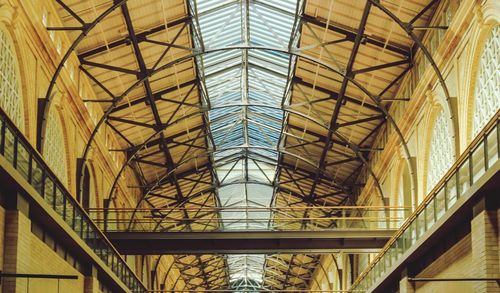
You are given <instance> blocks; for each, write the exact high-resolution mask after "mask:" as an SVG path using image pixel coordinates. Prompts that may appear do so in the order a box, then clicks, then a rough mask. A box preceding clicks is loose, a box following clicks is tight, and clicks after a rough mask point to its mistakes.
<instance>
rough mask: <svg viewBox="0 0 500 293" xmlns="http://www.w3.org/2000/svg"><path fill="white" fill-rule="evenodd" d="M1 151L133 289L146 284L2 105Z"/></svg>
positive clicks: (144, 290) (139, 290)
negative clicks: (8, 115)
mask: <svg viewBox="0 0 500 293" xmlns="http://www.w3.org/2000/svg"><path fill="white" fill-rule="evenodd" d="M0 154H1V155H2V156H3V157H4V158H5V159H6V160H7V161H8V162H9V163H10V164H12V166H13V167H14V168H15V169H16V170H17V171H18V172H19V174H20V175H21V176H22V177H23V178H24V179H26V181H27V182H28V183H29V184H30V185H31V186H32V187H33V188H34V189H35V190H36V191H37V192H38V194H39V195H40V196H41V197H42V198H43V199H44V201H45V202H46V203H47V204H48V205H49V206H50V207H51V208H52V209H53V210H54V211H55V212H56V213H57V214H59V216H61V218H62V219H63V220H64V221H65V222H66V224H68V226H69V227H70V228H71V229H72V230H73V231H74V232H75V233H76V234H77V235H78V236H79V237H80V238H81V239H82V240H83V241H84V242H85V243H86V244H87V245H88V246H89V247H90V248H91V249H92V251H93V252H94V253H95V254H96V255H97V256H98V257H99V258H100V259H101V260H102V261H103V262H104V263H105V264H106V265H107V266H108V267H109V268H110V269H111V270H112V271H113V273H115V274H116V276H117V277H118V278H119V279H120V280H121V281H122V282H123V283H124V284H125V286H127V287H128V288H129V289H130V290H131V291H132V292H147V289H146V287H145V286H144V284H143V283H142V282H141V281H140V279H139V278H138V277H137V276H136V275H135V273H134V272H133V271H132V270H131V269H130V267H128V265H127V263H126V262H125V260H124V259H123V258H122V257H121V256H120V254H119V253H118V251H117V250H116V249H115V248H114V247H113V246H112V244H111V243H110V242H109V240H108V239H107V238H106V236H105V235H104V234H103V233H102V232H101V231H100V229H99V228H98V227H97V226H96V225H95V223H94V222H93V221H92V220H91V218H90V217H89V215H88V214H87V213H86V212H85V210H84V209H83V208H82V207H81V206H80V204H79V203H78V202H77V201H76V200H75V199H74V198H73V197H72V196H71V194H70V192H69V191H68V190H67V189H66V187H65V186H64V185H63V184H62V183H61V182H60V181H59V179H58V178H57V176H56V175H55V174H54V172H52V170H50V168H49V166H48V165H47V164H46V163H45V161H44V160H43V157H42V156H41V155H40V154H39V153H38V152H37V151H36V149H35V148H33V147H32V146H31V144H30V143H29V142H28V140H27V139H26V138H25V137H24V135H23V134H22V133H21V132H20V131H19V130H18V129H17V127H16V126H15V124H14V123H13V122H12V121H11V120H10V119H9V118H8V117H7V115H6V114H5V113H4V111H3V110H2V109H0Z"/></svg>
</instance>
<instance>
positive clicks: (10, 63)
mask: <svg viewBox="0 0 500 293" xmlns="http://www.w3.org/2000/svg"><path fill="white" fill-rule="evenodd" d="M17 66H18V64H17V60H16V55H15V52H14V46H13V45H12V42H11V41H10V39H9V38H8V37H7V35H6V34H5V33H4V32H3V31H1V30H0V108H2V110H3V111H4V112H5V113H7V115H8V116H9V118H10V119H11V120H12V121H13V122H14V123H15V124H16V126H17V127H18V128H19V129H21V130H23V129H24V122H23V120H24V115H23V101H22V97H21V90H20V86H19V78H18V68H17Z"/></svg>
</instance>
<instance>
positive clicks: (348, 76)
mask: <svg viewBox="0 0 500 293" xmlns="http://www.w3.org/2000/svg"><path fill="white" fill-rule="evenodd" d="M56 1H57V2H58V3H59V4H61V6H62V7H63V8H64V9H65V10H66V11H68V12H69V14H70V15H72V16H73V17H74V18H75V19H77V20H78V22H80V24H81V28H80V30H81V34H80V35H79V36H78V37H77V38H76V39H75V40H74V42H73V43H72V44H71V46H70V47H69V49H68V51H67V52H66V53H65V54H64V56H63V58H62V60H61V62H60V63H59V65H58V66H57V68H56V70H55V73H54V75H53V77H52V80H51V82H50V85H49V88H48V90H47V93H46V96H45V99H44V101H43V103H41V108H40V111H39V113H40V115H39V119H38V124H37V147H38V149H41V148H42V145H43V138H44V128H45V121H46V116H47V115H48V113H49V108H50V104H51V99H52V93H53V89H54V87H55V85H56V82H57V80H58V78H59V75H60V73H61V71H62V68H63V67H64V63H65V62H66V61H67V60H68V58H69V57H70V55H71V54H72V53H73V51H74V50H75V49H76V48H77V47H78V45H79V44H80V43H81V41H82V40H84V39H85V36H87V34H88V33H89V32H90V31H91V30H92V29H94V28H95V27H96V25H97V24H99V23H100V22H101V21H102V20H104V19H105V18H106V17H107V16H108V15H109V14H110V13H111V12H113V11H114V10H116V9H117V8H123V7H126V3H127V0H121V1H115V2H114V4H113V5H112V6H111V7H109V8H108V9H107V10H106V11H105V12H103V13H102V14H101V15H99V16H98V17H97V18H96V19H95V20H93V21H92V22H90V23H85V22H84V21H83V20H82V19H81V18H79V17H78V15H76V14H75V13H74V12H73V11H72V10H71V9H70V8H69V7H67V6H66V5H64V3H63V2H62V1H61V0H56ZM437 2H438V1H435V0H432V1H431V2H430V3H429V4H428V5H427V6H426V7H425V8H424V9H423V10H422V11H421V12H419V13H418V14H417V15H416V16H415V17H414V18H413V19H412V20H411V21H410V22H408V23H405V22H403V21H402V20H401V19H399V18H398V17H397V16H396V15H395V14H394V13H392V12H391V11H390V10H389V9H388V8H387V7H385V6H384V5H383V4H381V3H380V1H377V0H367V4H366V6H365V11H364V14H363V18H362V20H361V23H360V26H359V29H358V32H357V33H351V34H350V35H349V37H350V38H351V39H353V41H354V49H353V51H352V52H351V57H350V61H349V63H348V64H347V66H346V68H343V69H342V68H335V67H333V66H332V65H330V64H327V63H325V62H323V61H321V60H318V59H315V58H312V57H310V56H308V55H305V54H303V53H301V50H300V48H291V47H289V48H287V49H283V48H271V47H257V46H248V45H246V46H231V47H224V48H215V49H205V50H202V51H193V54H191V55H188V56H184V57H182V58H179V59H176V60H173V61H171V62H169V63H167V64H165V65H163V66H161V67H158V68H155V69H154V70H145V71H144V72H142V75H141V77H140V78H138V79H137V81H136V82H135V83H134V84H132V85H131V86H130V87H129V88H128V89H127V90H125V91H124V92H123V93H122V94H121V95H119V96H113V95H112V94H111V93H110V92H108V94H109V95H110V98H111V99H110V100H109V103H111V106H110V107H109V108H108V109H107V110H106V111H105V113H104V115H103V116H102V117H101V118H100V120H99V121H98V123H97V125H96V127H95V129H94V130H93V131H92V134H91V136H90V138H89V140H88V142H87V145H86V147H85V150H84V153H83V156H82V161H83V162H85V161H86V160H87V157H88V153H89V150H90V148H91V145H92V143H93V141H94V139H95V136H96V134H97V132H98V130H99V129H100V128H101V126H102V124H104V123H107V122H108V119H109V117H110V114H111V113H112V111H113V109H115V108H116V107H118V105H119V103H120V101H122V100H123V99H124V98H125V97H126V96H127V95H128V94H129V93H130V92H131V91H132V90H134V89H135V88H136V87H138V86H140V85H142V84H144V83H145V82H148V80H149V78H151V77H152V76H154V75H155V74H157V73H159V72H161V71H163V70H166V69H168V68H170V67H172V66H174V65H175V64H178V63H180V62H183V61H186V60H189V59H192V58H196V57H197V56H201V55H204V54H210V53H215V52H224V51H228V50H245V51H248V50H263V51H273V52H279V53H284V54H288V55H289V56H296V57H299V58H302V59H304V60H308V61H310V62H312V63H314V64H317V65H318V66H321V67H324V68H326V69H328V70H330V71H331V72H334V73H335V74H337V75H338V76H340V77H341V78H342V88H341V92H340V93H339V95H338V99H337V101H336V106H335V110H334V115H332V121H331V123H330V127H328V126H325V125H324V124H322V123H319V122H318V121H315V119H314V118H313V117H310V116H308V115H306V114H303V113H300V112H298V111H294V110H291V109H286V108H283V107H280V108H276V109H279V110H281V111H283V112H284V113H293V114H296V115H299V116H301V117H303V118H304V119H308V120H310V121H312V122H313V123H316V124H318V125H321V126H322V127H323V128H325V129H326V130H327V131H328V133H329V135H328V136H327V142H326V143H325V148H324V149H323V153H325V152H327V150H328V149H329V147H330V143H331V140H333V137H334V136H336V137H337V138H338V141H337V143H341V144H345V145H346V146H347V147H349V149H351V151H353V153H355V155H356V156H357V157H358V159H359V160H360V161H361V162H362V163H363V165H364V166H365V168H367V170H368V173H369V174H370V176H372V178H373V179H374V182H375V185H376V188H377V190H378V191H379V193H380V195H381V196H383V192H382V189H381V187H380V183H379V180H378V179H377V177H376V176H375V174H374V172H373V170H371V168H370V166H369V164H368V162H367V160H366V158H365V156H364V154H363V152H364V151H365V150H363V148H362V147H361V146H358V145H355V144H352V143H350V142H349V141H348V139H347V138H345V137H343V136H342V135H341V134H340V133H339V132H338V131H337V130H338V126H339V125H338V124H337V122H336V117H338V112H339V110H340V107H341V105H342V101H343V100H345V99H346V97H345V88H346V86H347V83H351V84H353V85H354V86H355V87H357V88H358V89H359V90H361V91H362V92H363V93H364V94H365V95H366V96H368V97H369V98H370V100H371V101H372V102H373V103H374V104H375V105H376V107H378V108H379V109H380V111H381V112H382V113H383V116H384V117H383V118H385V119H386V121H387V122H389V123H390V124H391V125H392V126H393V127H394V129H395V131H396V133H397V136H398V137H399V140H400V142H401V144H402V146H403V149H404V152H405V155H406V159H407V160H409V158H410V152H409V149H408V146H407V144H406V141H405V139H404V137H403V135H402V133H401V131H400V129H399V128H398V126H397V124H396V122H395V121H394V119H393V118H392V117H391V115H390V114H389V112H388V111H387V109H386V108H385V107H384V106H383V105H382V102H383V98H382V95H383V94H384V93H385V92H386V91H387V90H388V89H389V88H391V87H392V86H394V85H395V84H396V83H397V82H398V80H400V78H402V77H403V76H404V74H405V73H406V72H407V71H408V70H409V68H410V67H411V63H410V62H408V63H409V67H408V68H407V69H406V70H404V72H403V73H402V74H401V75H400V76H398V77H397V78H396V79H395V80H394V81H393V82H391V83H390V84H389V85H388V87H387V88H386V89H384V91H382V92H381V93H379V94H378V95H377V94H373V93H371V92H369V91H368V90H367V89H366V88H365V87H364V86H363V85H362V84H361V83H360V82H358V81H357V80H355V74H356V71H355V70H353V68H352V65H353V63H354V59H355V57H356V53H357V49H358V48H359V46H360V44H361V43H362V42H369V43H375V42H377V41H376V40H373V39H370V38H369V37H368V38H367V37H364V34H363V31H364V26H365V25H366V18H367V16H368V14H369V13H370V8H371V6H372V5H373V6H375V7H377V8H378V9H380V10H381V11H382V12H383V13H384V14H385V15H387V16H388V17H390V18H391V19H392V20H393V21H394V22H395V23H396V24H397V25H398V26H399V27H401V28H402V29H403V30H404V31H405V32H406V33H407V35H408V36H409V37H410V38H411V39H412V40H413V42H414V43H415V44H416V46H417V47H418V48H419V49H420V50H422V52H423V54H424V56H425V58H426V59H427V60H428V61H429V62H430V64H431V66H432V68H433V70H434V72H435V74H436V76H437V77H438V80H439V83H440V85H441V87H442V89H443V92H444V95H445V97H446V100H447V102H448V104H450V103H451V101H450V96H449V91H448V89H447V86H446V83H445V81H444V78H443V75H442V74H441V72H440V69H439V68H438V66H437V64H436V63H435V62H434V60H433V58H432V56H431V54H430V52H429V50H428V49H427V48H426V47H425V45H424V44H423V43H422V42H421V41H420V39H419V38H418V36H417V35H416V34H415V33H414V32H413V26H412V24H413V23H414V22H415V21H416V20H417V19H419V18H420V17H421V16H422V15H423V14H424V13H425V12H426V11H428V10H429V9H430V8H432V7H433V6H435V5H436V3H437ZM191 17H192V16H191ZM296 17H297V19H299V22H301V21H314V20H311V19H309V20H308V19H307V18H305V17H304V18H303V19H301V18H300V16H299V15H296ZM188 21H191V22H192V21H193V20H192V19H191V20H188ZM68 29H69V28H68ZM337 29H339V28H337ZM60 30H64V28H61V29H60ZM347 36H348V35H346V38H347ZM134 37H135V34H133V33H131V31H130V30H129V38H131V39H132V43H136V42H137V40H135V41H134V40H133V39H134ZM327 45H328V44H324V43H320V44H318V46H322V47H324V46H327ZM395 49H396V50H397V49H398V48H397V47H396V48H395ZM409 55H411V53H410V54H409ZM160 59H161V58H160ZM393 66H395V65H393ZM83 70H84V69H83ZM91 79H92V78H91ZM94 81H95V80H94ZM229 106H230V105H227V106H226V107H229ZM266 107H272V106H267V105H266ZM209 110H210V109H206V110H203V111H200V112H199V113H195V114H194V115H205V114H206V112H207V111H209ZM205 122H206V120H205ZM170 125H172V124H167V125H159V126H157V127H156V129H155V133H154V134H153V135H152V136H151V137H149V138H148V139H147V140H146V141H145V142H144V143H143V144H142V145H132V146H131V148H133V149H134V151H133V153H132V155H131V156H129V157H128V160H127V162H125V163H124V164H123V165H122V167H121V169H120V172H119V174H118V175H117V177H116V180H115V183H114V184H113V187H112V189H111V191H110V195H111V194H112V192H113V190H114V188H115V186H116V183H117V180H118V178H119V176H120V174H121V173H122V172H123V170H125V168H126V167H127V166H128V165H129V163H130V162H131V161H132V160H133V158H134V157H135V156H136V154H138V153H139V151H140V150H141V149H143V148H144V147H145V146H147V143H148V142H150V141H151V140H152V139H153V138H155V137H157V136H162V135H163V134H162V131H163V130H165V129H167V128H168V127H169V126H170ZM205 127H207V125H206V123H205ZM334 143H335V142H334ZM278 151H280V152H282V151H281V150H278ZM191 159H192V158H191ZM298 159H300V160H304V158H300V157H298ZM304 161H306V160H304ZM184 163H185V161H183V162H181V163H180V164H177V165H174V166H173V167H174V168H173V169H172V170H169V171H168V172H167V174H165V175H164V176H162V178H166V177H168V176H169V175H170V174H171V173H172V172H173V170H175V169H176V168H178V167H179V166H180V165H181V164H184ZM324 164H325V163H324V154H323V155H322V158H321V159H320V161H319V166H314V167H315V169H316V170H317V173H316V176H317V178H316V180H317V179H318V178H319V177H318V176H320V175H321V174H323V169H324V167H325V166H324ZM408 166H409V171H410V174H414V173H415V170H414V167H413V165H412V164H411V163H409V162H408ZM81 176H82V174H78V178H81ZM413 177H414V176H411V178H412V180H414V178H413ZM160 182H161V180H158V182H157V183H156V184H159V183H160ZM415 185H416V184H415V182H413V186H415ZM151 189H152V188H150V189H149V191H148V192H147V193H145V194H144V195H143V198H142V199H141V201H142V200H144V198H145V197H146V196H147V194H148V193H149V192H150V191H151ZM344 191H345V190H344ZM313 192H314V188H313V190H312V191H311V193H313ZM108 197H109V196H108Z"/></svg>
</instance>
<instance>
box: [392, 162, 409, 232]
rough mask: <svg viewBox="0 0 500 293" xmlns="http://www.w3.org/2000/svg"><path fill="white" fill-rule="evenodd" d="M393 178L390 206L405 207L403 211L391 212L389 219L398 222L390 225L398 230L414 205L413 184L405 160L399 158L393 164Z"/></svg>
mask: <svg viewBox="0 0 500 293" xmlns="http://www.w3.org/2000/svg"><path fill="white" fill-rule="evenodd" d="M393 176H394V177H393V180H392V182H393V184H392V188H391V189H392V190H391V200H390V205H391V206H398V207H401V206H404V207H405V209H393V210H392V211H391V218H394V219H396V218H397V219H398V221H391V225H392V227H394V228H399V227H400V226H401V224H402V223H403V222H404V220H405V219H406V218H407V217H408V216H409V214H410V212H411V210H412V208H411V207H413V206H414V204H415V203H414V202H413V199H414V196H413V190H414V189H413V182H412V180H411V174H410V171H409V168H408V162H407V160H405V159H403V158H401V157H400V158H398V160H397V162H396V163H395V168H394V173H393ZM391 220H392V219H391Z"/></svg>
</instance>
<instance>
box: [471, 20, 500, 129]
mask: <svg viewBox="0 0 500 293" xmlns="http://www.w3.org/2000/svg"><path fill="white" fill-rule="evenodd" d="M474 96H475V99H474V118H473V119H474V120H473V135H474V136H475V135H476V134H477V133H478V132H479V131H481V129H482V128H483V127H484V126H485V125H486V123H488V121H489V120H490V119H491V117H492V116H493V115H494V114H495V113H496V111H497V110H498V109H499V108H500V26H497V27H495V28H494V29H493V30H492V31H491V33H490V35H489V37H488V39H487V40H486V43H485V45H484V49H483V52H482V54H481V58H480V60H479V68H478V71H477V77H476V90H475V95H474Z"/></svg>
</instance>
